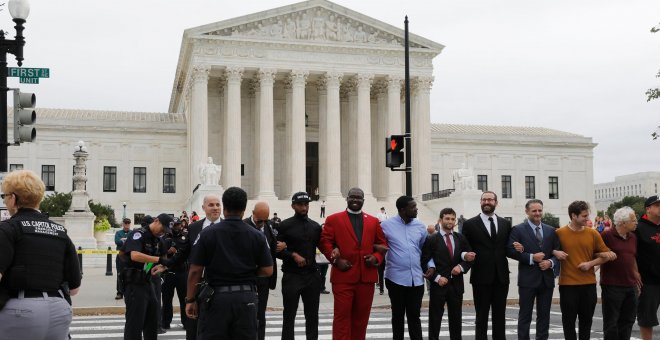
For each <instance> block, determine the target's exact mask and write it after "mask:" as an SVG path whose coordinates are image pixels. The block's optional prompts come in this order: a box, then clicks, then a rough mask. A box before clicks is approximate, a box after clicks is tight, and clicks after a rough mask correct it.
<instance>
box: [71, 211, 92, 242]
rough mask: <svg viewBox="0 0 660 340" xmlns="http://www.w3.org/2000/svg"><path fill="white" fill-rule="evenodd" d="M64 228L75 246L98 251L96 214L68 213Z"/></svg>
mask: <svg viewBox="0 0 660 340" xmlns="http://www.w3.org/2000/svg"><path fill="white" fill-rule="evenodd" d="M63 218H64V226H65V227H66V229H67V233H68V234H69V237H70V238H71V240H72V241H73V244H74V245H75V246H76V248H78V247H83V249H97V242H96V238H94V214H93V213H91V212H89V211H82V212H76V211H67V212H66V214H64V217H63Z"/></svg>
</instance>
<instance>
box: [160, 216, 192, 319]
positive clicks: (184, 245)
mask: <svg viewBox="0 0 660 340" xmlns="http://www.w3.org/2000/svg"><path fill="white" fill-rule="evenodd" d="M163 238H164V241H165V244H166V248H165V249H167V257H168V258H170V259H172V264H170V265H169V266H168V269H167V272H165V273H163V286H162V293H163V308H162V312H163V320H162V322H163V328H165V329H169V328H170V323H171V322H172V315H173V311H172V298H174V290H175V289H176V295H177V297H178V298H179V306H180V308H181V311H185V310H186V303H185V301H184V298H185V297H186V281H188V270H187V266H186V260H187V259H188V255H189V254H190V247H189V244H190V242H189V239H188V231H187V230H185V229H183V226H182V223H181V220H179V219H178V218H177V217H175V218H174V223H173V224H172V233H170V234H166V235H165V236H164V237H163ZM186 319H187V318H186V313H181V324H182V325H183V328H184V329H185V328H186V322H187V320H186Z"/></svg>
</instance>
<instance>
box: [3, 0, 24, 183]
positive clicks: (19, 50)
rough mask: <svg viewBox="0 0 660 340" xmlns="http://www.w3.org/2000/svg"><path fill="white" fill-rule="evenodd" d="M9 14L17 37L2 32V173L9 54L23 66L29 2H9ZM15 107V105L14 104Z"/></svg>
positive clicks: (5, 143)
mask: <svg viewBox="0 0 660 340" xmlns="http://www.w3.org/2000/svg"><path fill="white" fill-rule="evenodd" d="M7 5H8V7H9V13H10V14H11V17H12V18H14V22H15V23H16V26H14V28H15V29H16V36H15V39H14V40H9V39H5V32H4V31H2V30H0V91H2V94H0V172H7V158H8V154H7V148H8V147H9V144H8V143H7V91H8V90H9V89H8V88H7V75H8V74H7V53H11V54H13V55H14V56H16V61H17V63H18V66H23V46H24V45H25V39H24V38H23V29H24V27H23V24H24V23H25V19H27V17H28V15H29V14H30V4H29V3H28V1H27V0H9V3H8V4H7ZM14 105H15V104H14Z"/></svg>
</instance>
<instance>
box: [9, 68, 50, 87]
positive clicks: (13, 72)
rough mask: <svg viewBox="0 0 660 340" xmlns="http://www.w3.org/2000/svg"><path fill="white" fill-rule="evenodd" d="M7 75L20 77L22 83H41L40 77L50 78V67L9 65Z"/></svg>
mask: <svg viewBox="0 0 660 340" xmlns="http://www.w3.org/2000/svg"><path fill="white" fill-rule="evenodd" d="M7 76H9V77H18V78H19V82H20V83H22V84H39V78H50V69H48V68H28V67H7Z"/></svg>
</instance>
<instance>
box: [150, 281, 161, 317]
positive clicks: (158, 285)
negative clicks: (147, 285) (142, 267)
mask: <svg viewBox="0 0 660 340" xmlns="http://www.w3.org/2000/svg"><path fill="white" fill-rule="evenodd" d="M151 285H152V286H153V290H154V293H155V294H156V315H158V320H156V322H157V324H158V328H163V322H162V321H163V320H162V318H163V308H162V305H163V304H162V302H163V299H162V297H163V295H162V293H163V290H162V288H163V281H162V280H161V278H160V276H159V275H154V276H152V277H151Z"/></svg>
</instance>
